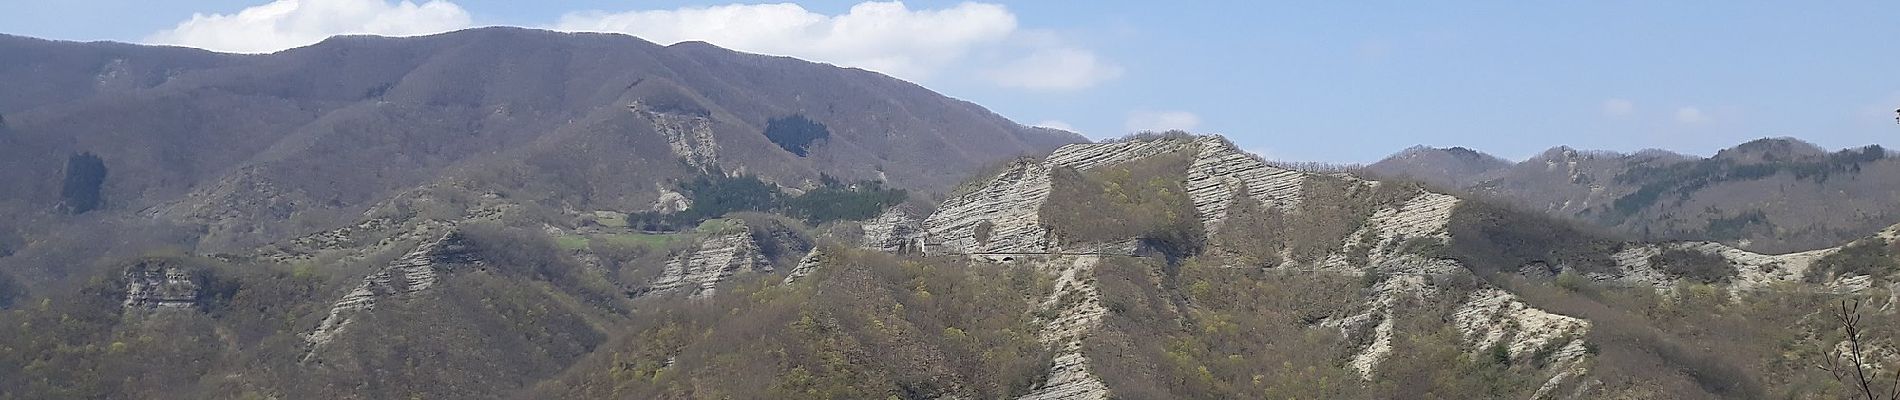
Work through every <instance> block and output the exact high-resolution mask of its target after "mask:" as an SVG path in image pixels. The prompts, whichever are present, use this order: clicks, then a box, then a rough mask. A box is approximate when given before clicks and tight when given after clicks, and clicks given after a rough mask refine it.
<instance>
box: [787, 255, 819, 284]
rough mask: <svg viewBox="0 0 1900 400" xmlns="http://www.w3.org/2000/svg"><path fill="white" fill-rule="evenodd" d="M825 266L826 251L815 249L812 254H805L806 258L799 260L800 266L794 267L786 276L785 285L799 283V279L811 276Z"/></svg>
mask: <svg viewBox="0 0 1900 400" xmlns="http://www.w3.org/2000/svg"><path fill="white" fill-rule="evenodd" d="M824 264H825V253H824V250H822V248H820V247H813V248H812V249H811V252H810V253H806V254H805V258H801V259H798V265H797V266H794V267H792V271H791V272H787V273H786V274H785V284H787V285H790V284H792V283H793V282H797V281H798V279H799V278H804V277H805V276H806V275H811V273H812V271H817V270H818V267H820V266H823V265H824Z"/></svg>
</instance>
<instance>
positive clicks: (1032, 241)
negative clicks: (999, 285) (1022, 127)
mask: <svg viewBox="0 0 1900 400" xmlns="http://www.w3.org/2000/svg"><path fill="white" fill-rule="evenodd" d="M1068 148H1069V147H1068V146H1065V147H1063V149H1068ZM1049 171H1050V169H1049V167H1048V166H1045V165H1043V164H1042V163H1037V162H1033V161H1017V162H1016V163H1014V164H1011V165H1010V166H1009V169H1006V170H1004V171H1003V173H1002V174H1000V175H998V176H997V177H996V178H995V179H991V180H990V181H988V182H985V183H984V184H983V185H982V186H981V187H978V188H976V189H975V190H972V191H970V192H968V193H963V194H959V195H956V196H953V197H951V198H949V199H946V200H944V202H943V205H941V206H938V209H937V213H936V214H932V215H931V216H930V218H928V219H925V220H924V230H925V232H927V236H926V239H925V240H926V243H925V245H926V246H928V247H927V248H926V249H925V251H926V252H928V253H939V252H942V253H952V254H968V253H1011V252H1014V253H1032V252H1046V251H1048V249H1049V229H1048V228H1047V227H1044V226H1042V223H1041V222H1040V219H1039V218H1038V216H1037V214H1036V212H1037V210H1039V209H1040V208H1042V203H1043V202H1045V201H1047V200H1048V199H1049V185H1050V181H1049Z"/></svg>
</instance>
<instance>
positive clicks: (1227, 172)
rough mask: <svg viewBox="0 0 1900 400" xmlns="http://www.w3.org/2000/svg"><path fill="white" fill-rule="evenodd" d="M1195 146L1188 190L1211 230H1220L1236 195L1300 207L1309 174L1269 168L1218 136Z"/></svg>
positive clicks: (1203, 222) (1283, 207) (1291, 207)
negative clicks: (1195, 151) (1196, 151)
mask: <svg viewBox="0 0 1900 400" xmlns="http://www.w3.org/2000/svg"><path fill="white" fill-rule="evenodd" d="M1195 146H1196V147H1197V148H1198V150H1199V152H1198V154H1197V155H1196V156H1195V158H1194V164H1193V165H1192V166H1190V167H1188V177H1187V191H1188V197H1189V198H1190V199H1192V200H1193V202H1194V209H1195V211H1197V212H1198V213H1199V214H1200V216H1201V223H1202V224H1203V225H1204V226H1206V227H1207V228H1208V231H1217V230H1218V229H1219V227H1220V224H1221V222H1222V221H1225V220H1226V219H1227V206H1229V205H1231V204H1233V202H1234V198H1235V196H1237V195H1241V194H1245V195H1247V196H1248V197H1252V198H1253V199H1254V200H1257V201H1259V202H1260V204H1265V205H1269V206H1274V207H1280V208H1281V209H1282V210H1294V209H1296V208H1298V207H1299V204H1300V198H1301V196H1300V191H1301V189H1302V188H1303V185H1304V184H1305V182H1306V174H1304V173H1301V172H1299V171H1293V170H1289V169H1284V168H1278V167H1274V166H1270V165H1267V163H1266V162H1265V161H1262V160H1261V159H1260V158H1259V157H1258V156H1255V155H1252V154H1247V153H1246V152H1242V151H1240V150H1239V149H1235V148H1234V145H1233V144H1232V143H1228V142H1227V140H1226V139H1223V138H1220V137H1218V136H1209V137H1203V138H1200V139H1196V140H1195Z"/></svg>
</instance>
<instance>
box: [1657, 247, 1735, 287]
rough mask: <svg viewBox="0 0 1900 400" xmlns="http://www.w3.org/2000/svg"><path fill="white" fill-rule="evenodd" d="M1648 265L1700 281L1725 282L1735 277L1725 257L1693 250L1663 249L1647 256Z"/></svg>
mask: <svg viewBox="0 0 1900 400" xmlns="http://www.w3.org/2000/svg"><path fill="white" fill-rule="evenodd" d="M1649 266H1650V267H1652V268H1656V269H1658V270H1662V271H1663V272H1667V273H1669V274H1670V275H1677V276H1682V277H1684V278H1688V279H1690V280H1693V281H1696V282H1700V283H1727V282H1728V281H1729V279H1730V278H1733V277H1735V268H1734V267H1733V266H1731V265H1729V262H1728V259H1727V258H1724V257H1722V256H1719V255H1715V254H1709V253H1704V252H1700V251H1695V250H1686V249H1668V250H1663V251H1662V253H1661V254H1657V255H1656V256H1654V257H1650V258H1649Z"/></svg>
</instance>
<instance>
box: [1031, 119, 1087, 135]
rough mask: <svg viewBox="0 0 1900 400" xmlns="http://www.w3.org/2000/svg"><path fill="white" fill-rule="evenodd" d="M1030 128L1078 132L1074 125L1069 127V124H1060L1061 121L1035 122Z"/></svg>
mask: <svg viewBox="0 0 1900 400" xmlns="http://www.w3.org/2000/svg"><path fill="white" fill-rule="evenodd" d="M1030 126H1035V127H1042V128H1049V129H1061V130H1065V131H1069V132H1078V131H1076V130H1075V125H1069V123H1067V122H1062V121H1059V120H1053V119H1051V120H1045V121H1042V122H1037V123H1036V124H1035V125H1030ZM1078 133H1079V132H1078Z"/></svg>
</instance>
